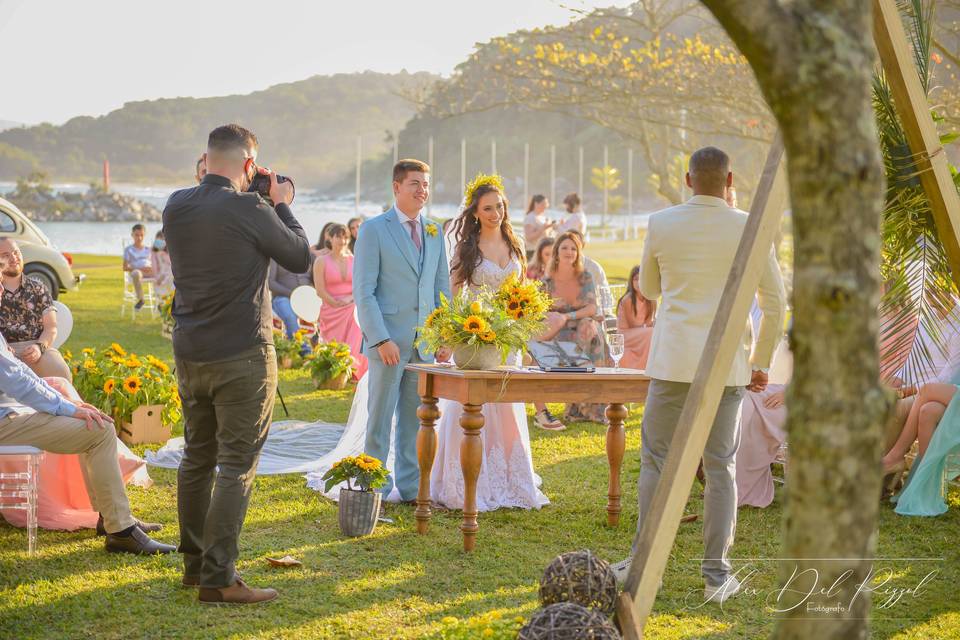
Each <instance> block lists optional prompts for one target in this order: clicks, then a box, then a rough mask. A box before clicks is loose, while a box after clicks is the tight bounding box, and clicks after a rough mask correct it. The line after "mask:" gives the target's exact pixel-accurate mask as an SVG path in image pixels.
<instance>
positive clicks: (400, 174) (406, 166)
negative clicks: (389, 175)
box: [393, 158, 430, 182]
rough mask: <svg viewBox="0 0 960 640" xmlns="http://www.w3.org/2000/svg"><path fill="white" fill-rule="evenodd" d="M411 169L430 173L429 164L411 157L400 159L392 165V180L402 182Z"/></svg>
mask: <svg viewBox="0 0 960 640" xmlns="http://www.w3.org/2000/svg"><path fill="white" fill-rule="evenodd" d="M411 171H419V172H421V173H430V165H428V164H427V163H426V162H423V161H422V160H414V159H413V158H406V159H404V160H401V161H399V162H398V163H397V164H395V165H393V181H394V182H403V181H404V180H406V179H407V174H408V173H410V172H411Z"/></svg>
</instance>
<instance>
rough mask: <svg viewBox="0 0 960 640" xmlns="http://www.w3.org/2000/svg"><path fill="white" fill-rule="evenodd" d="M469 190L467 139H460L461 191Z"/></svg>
mask: <svg viewBox="0 0 960 640" xmlns="http://www.w3.org/2000/svg"><path fill="white" fill-rule="evenodd" d="M466 188H467V139H466V138H460V191H461V192H462V191H463V190H464V189H466Z"/></svg>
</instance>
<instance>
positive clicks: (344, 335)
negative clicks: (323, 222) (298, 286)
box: [313, 224, 367, 380]
mask: <svg viewBox="0 0 960 640" xmlns="http://www.w3.org/2000/svg"><path fill="white" fill-rule="evenodd" d="M327 233H328V234H329V235H330V240H329V244H328V246H327V248H328V249H329V250H330V252H329V253H328V254H327V255H325V256H322V257H320V258H317V260H316V262H314V263H313V282H314V286H315V287H316V289H317V295H318V296H320V299H322V300H323V306H322V307H320V334H321V335H322V336H323V338H324V340H330V341H336V342H342V343H344V344H346V345H347V346H349V347H350V353H351V354H353V358H354V360H356V362H357V368H356V371H355V373H354V377H355V378H356V379H357V380H359V379H360V378H361V377H362V376H363V374H364V373H366V371H367V358H366V356H364V355H363V354H362V353H361V352H360V344H361V342H362V341H363V334H362V333H361V332H360V326H359V325H358V324H357V318H356V308H357V305H356V303H355V302H354V301H353V254H352V253H350V249H348V247H349V245H350V232H349V231H348V230H347V228H346V227H345V226H343V225H342V224H335V225H333V226H331V227H330V229H329V231H328V232H327Z"/></svg>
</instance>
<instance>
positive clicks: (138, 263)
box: [123, 222, 153, 311]
mask: <svg viewBox="0 0 960 640" xmlns="http://www.w3.org/2000/svg"><path fill="white" fill-rule="evenodd" d="M146 233H147V228H146V227H144V226H143V225H142V224H140V223H139V222H138V223H137V224H135V225H133V230H132V231H131V232H130V236H131V237H132V238H133V244H130V245H127V247H126V248H125V249H124V250H123V270H124V271H127V272H129V273H130V281H131V282H132V283H133V290H134V292H135V293H136V294H137V304H136V305H134V309H136V310H137V311H139V310H140V309H142V308H143V280H144V279H145V278H146V279H150V278H152V277H153V264H152V263H151V262H150V247H148V246H146V245H145V244H143V238H144V236H145V235H146Z"/></svg>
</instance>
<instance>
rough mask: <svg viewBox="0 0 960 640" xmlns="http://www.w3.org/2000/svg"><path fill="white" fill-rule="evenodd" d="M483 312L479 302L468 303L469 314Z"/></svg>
mask: <svg viewBox="0 0 960 640" xmlns="http://www.w3.org/2000/svg"><path fill="white" fill-rule="evenodd" d="M481 311H483V305H482V304H480V301H479V300H474V301H473V302H471V303H470V312H471V313H480V312H481Z"/></svg>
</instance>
